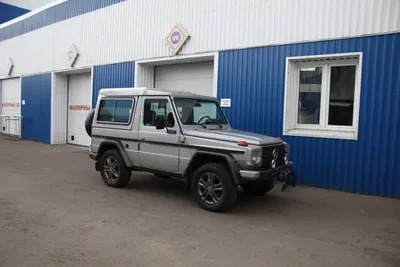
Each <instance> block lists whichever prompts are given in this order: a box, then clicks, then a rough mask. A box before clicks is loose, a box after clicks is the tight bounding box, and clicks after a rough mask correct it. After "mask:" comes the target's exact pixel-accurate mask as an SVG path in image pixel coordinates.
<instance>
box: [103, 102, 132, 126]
mask: <svg viewBox="0 0 400 267" xmlns="http://www.w3.org/2000/svg"><path fill="white" fill-rule="evenodd" d="M133 107H134V101H133V99H104V100H101V101H100V107H99V113H98V115H97V121H98V122H107V123H122V124H127V123H129V121H130V119H131V116H132V111H133Z"/></svg>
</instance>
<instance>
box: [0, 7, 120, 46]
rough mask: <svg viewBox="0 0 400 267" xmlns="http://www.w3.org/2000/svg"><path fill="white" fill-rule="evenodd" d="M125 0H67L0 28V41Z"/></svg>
mask: <svg viewBox="0 0 400 267" xmlns="http://www.w3.org/2000/svg"><path fill="white" fill-rule="evenodd" d="M123 1H126V0H85V1H82V0H68V1H67V2H64V3H62V4H59V5H56V6H54V7H51V8H48V9H46V10H43V11H42V12H40V13H37V14H35V15H33V16H31V17H29V18H27V19H25V20H23V21H19V22H17V23H14V24H12V25H10V26H8V27H5V28H3V29H0V41H3V40H6V39H9V38H13V37H15V36H18V35H22V34H24V33H28V32H31V31H34V30H37V29H40V28H43V27H45V26H48V25H51V24H54V23H57V22H60V21H63V20H67V19H70V18H73V17H76V16H79V15H82V14H85V13H89V12H92V11H95V10H97V9H101V8H104V7H107V6H110V5H113V4H117V3H120V2H123Z"/></svg>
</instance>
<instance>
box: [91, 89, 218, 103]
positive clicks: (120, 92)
mask: <svg viewBox="0 0 400 267" xmlns="http://www.w3.org/2000/svg"><path fill="white" fill-rule="evenodd" d="M99 95H100V96H104V97H113V96H114V97H121V96H171V97H174V98H195V99H205V100H212V101H216V98H215V97H211V96H205V95H200V94H194V93H189V92H180V91H172V90H165V89H159V88H154V89H149V88H146V87H132V88H105V89H101V90H100V92H99Z"/></svg>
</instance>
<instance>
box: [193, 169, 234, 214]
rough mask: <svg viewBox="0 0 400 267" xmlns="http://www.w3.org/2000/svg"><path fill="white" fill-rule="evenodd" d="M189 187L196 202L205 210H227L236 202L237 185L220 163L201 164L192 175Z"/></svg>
mask: <svg viewBox="0 0 400 267" xmlns="http://www.w3.org/2000/svg"><path fill="white" fill-rule="evenodd" d="M209 178H210V180H211V183H210V180H209ZM191 188H192V194H193V197H194V199H195V200H196V202H197V203H198V204H199V206H200V207H202V208H203V209H205V210H207V211H212V212H224V211H228V210H230V209H232V208H233V206H234V204H235V202H236V198H237V186H236V184H234V182H233V180H232V174H231V172H230V171H229V170H228V169H227V167H226V166H225V165H222V164H218V163H207V164H204V165H203V166H201V167H200V168H199V169H198V170H197V171H196V172H195V173H194V175H193V178H192V187H191Z"/></svg>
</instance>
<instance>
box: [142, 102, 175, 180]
mask: <svg viewBox="0 0 400 267" xmlns="http://www.w3.org/2000/svg"><path fill="white" fill-rule="evenodd" d="M142 101H143V103H142V107H143V108H142V116H141V122H140V129H139V144H140V149H139V166H140V167H143V168H148V169H155V170H159V171H165V172H171V173H177V172H178V166H179V130H178V129H179V126H178V123H177V120H176V117H175V114H174V112H173V109H172V105H171V101H170V98H169V97H167V96H165V97H163V96H157V97H155V96H154V97H153V96H148V97H143V98H142ZM158 115H163V116H165V120H166V123H165V125H166V128H165V129H159V130H157V129H156V116H158Z"/></svg>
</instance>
